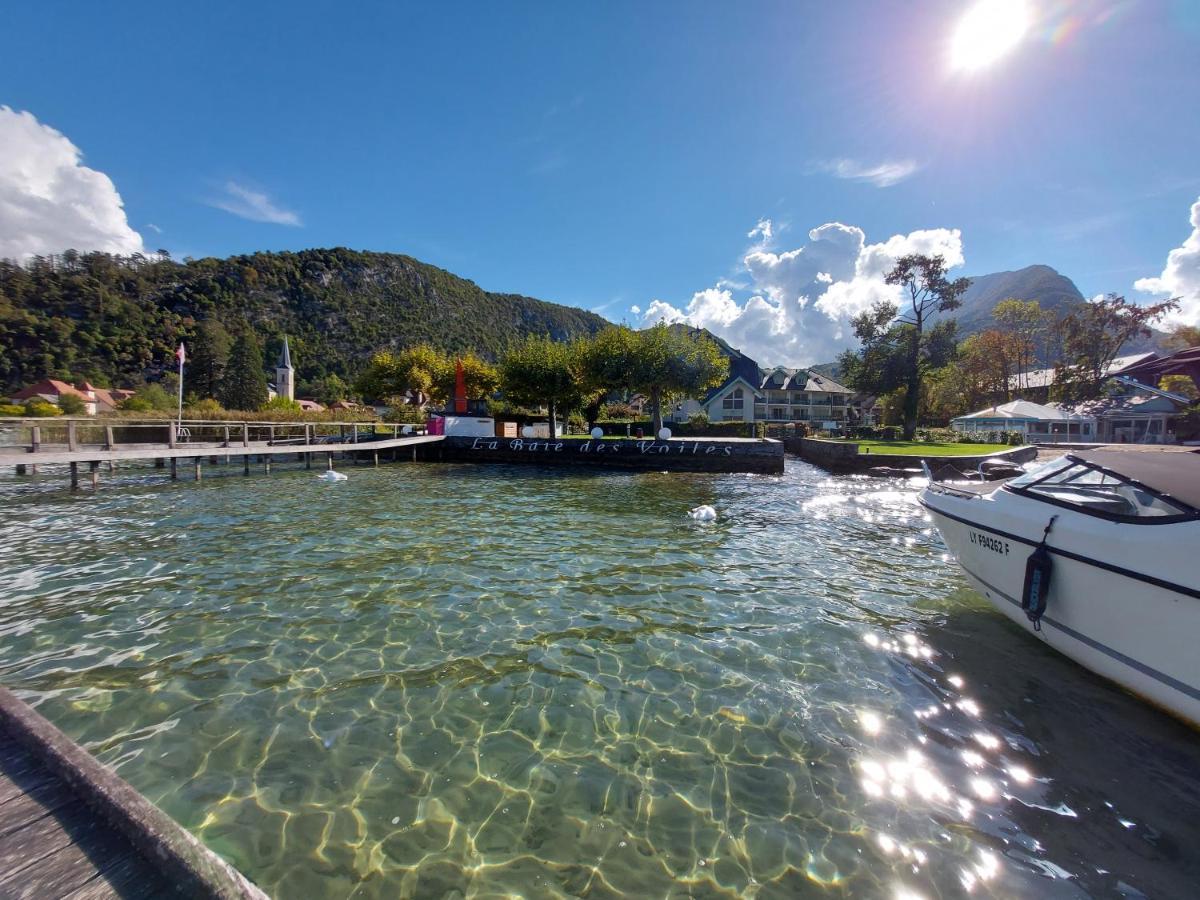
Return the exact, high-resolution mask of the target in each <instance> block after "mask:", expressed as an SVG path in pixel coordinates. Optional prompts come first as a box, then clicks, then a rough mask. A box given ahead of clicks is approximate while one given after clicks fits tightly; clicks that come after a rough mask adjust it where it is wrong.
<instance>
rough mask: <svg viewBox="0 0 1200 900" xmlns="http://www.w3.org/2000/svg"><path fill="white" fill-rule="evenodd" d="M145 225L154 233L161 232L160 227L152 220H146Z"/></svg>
mask: <svg viewBox="0 0 1200 900" xmlns="http://www.w3.org/2000/svg"><path fill="white" fill-rule="evenodd" d="M146 227H147V228H149V229H150V230H151V231H153V232H154V233H155V234H162V229H161V228H159V227H158V226H157V225H155V224H154V223H153V222H147V223H146Z"/></svg>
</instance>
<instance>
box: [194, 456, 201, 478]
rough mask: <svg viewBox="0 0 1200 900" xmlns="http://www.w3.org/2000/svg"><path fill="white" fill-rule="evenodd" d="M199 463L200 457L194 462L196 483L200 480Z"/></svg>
mask: <svg viewBox="0 0 1200 900" xmlns="http://www.w3.org/2000/svg"><path fill="white" fill-rule="evenodd" d="M200 462H201V460H200V457H198V456H197V457H196V460H195V473H196V480H197V481H199V480H200Z"/></svg>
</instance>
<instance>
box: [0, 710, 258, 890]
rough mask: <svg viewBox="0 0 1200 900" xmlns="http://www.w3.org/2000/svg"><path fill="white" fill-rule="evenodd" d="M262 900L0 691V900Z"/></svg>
mask: <svg viewBox="0 0 1200 900" xmlns="http://www.w3.org/2000/svg"><path fill="white" fill-rule="evenodd" d="M18 898H20V900H25V898H29V900H56V898H70V900H110V898H113V900H115V898H125V900H143V898H145V900H150V898H153V900H158V898H164V900H165V898H205V900H210V898H211V900H267V897H266V895H265V894H263V892H262V891H260V890H259V889H258V888H257V887H255V886H254V885H253V884H252V883H250V882H249V881H247V880H246V879H245V877H244V876H242V875H241V873H239V872H238V871H237V870H236V869H234V868H233V867H232V866H230V865H229V864H228V863H226V862H225V861H224V860H222V859H221V858H220V857H218V856H217V855H216V854H214V853H213V852H212V851H210V850H208V849H207V848H206V847H204V845H203V844H201V843H200V842H199V841H198V840H197V839H196V838H195V837H193V836H192V835H191V834H190V833H189V832H187V831H186V830H185V829H183V828H182V827H180V826H179V825H178V824H176V823H175V822H174V821H173V820H172V819H170V818H169V817H168V816H167V815H166V814H165V813H163V812H162V811H161V810H160V809H158V807H156V806H154V805H153V804H152V803H150V801H148V800H146V799H145V798H144V797H142V796H141V794H138V793H137V792H136V791H135V790H134V789H133V788H132V787H130V786H129V785H128V784H127V783H126V782H124V781H122V780H121V779H120V778H119V777H118V776H117V775H116V774H115V773H113V772H112V770H110V769H108V768H107V767H105V766H103V765H101V764H100V763H99V762H98V761H97V760H96V759H94V758H93V757H92V756H91V755H89V754H88V753H87V751H85V750H84V749H83V748H81V747H79V746H78V745H77V744H75V743H74V742H72V741H71V740H70V738H68V737H67V736H66V735H64V734H63V733H62V732H61V731H59V730H58V729H57V728H55V727H54V726H53V725H51V724H50V723H49V722H48V721H46V719H44V718H43V717H42V716H40V715H39V714H38V713H37V712H35V711H34V710H32V709H31V708H30V707H28V706H27V705H25V704H24V703H22V702H21V701H20V700H19V699H17V698H16V697H15V696H14V695H13V694H12V693H11V692H9V691H8V690H6V689H5V688H3V687H0V900H18Z"/></svg>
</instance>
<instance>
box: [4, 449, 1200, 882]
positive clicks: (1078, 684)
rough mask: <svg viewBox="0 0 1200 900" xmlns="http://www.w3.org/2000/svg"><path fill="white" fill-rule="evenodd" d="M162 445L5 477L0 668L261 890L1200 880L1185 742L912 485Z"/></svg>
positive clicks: (806, 473)
mask: <svg viewBox="0 0 1200 900" xmlns="http://www.w3.org/2000/svg"><path fill="white" fill-rule="evenodd" d="M151 471H152V470H145V471H144V473H143V474H140V475H139V474H137V473H136V471H135V472H130V471H128V470H126V471H125V472H124V473H119V477H118V478H116V479H115V480H113V481H111V482H107V483H105V484H102V486H101V489H100V490H99V491H98V492H97V493H94V494H93V493H92V492H90V491H86V490H85V491H81V492H79V493H77V494H75V495H71V494H70V493H68V492H66V491H64V490H63V489H62V488H63V479H62V477H61V476H40V480H34V479H28V478H25V479H17V478H16V477H14V476H12V475H4V476H2V477H0V501H2V503H3V507H2V510H0V535H2V541H0V546H3V548H4V551H3V557H2V559H3V561H2V562H0V567H2V568H0V681H3V682H4V683H5V684H7V685H8V686H10V687H12V688H14V689H16V690H17V691H18V692H19V693H20V694H21V696H23V697H24V698H26V699H27V700H29V701H30V702H33V703H35V704H37V706H38V708H39V709H40V710H41V712H42V713H43V714H45V715H47V716H48V717H49V718H50V719H52V720H53V721H54V722H55V723H56V724H58V725H59V726H60V727H62V728H63V729H64V730H65V731H67V732H68V733H69V734H70V735H72V736H73V737H75V738H76V739H78V740H80V741H81V742H83V743H84V744H85V745H86V746H88V747H89V748H90V749H91V750H92V752H94V753H95V754H96V755H97V756H99V757H100V758H101V759H103V760H104V761H106V762H108V763H110V764H111V765H113V766H115V767H116V768H117V769H118V771H119V772H120V774H121V775H122V776H123V777H125V778H126V779H127V780H129V781H130V782H132V783H133V784H134V785H135V786H136V787H137V788H139V789H140V790H141V791H142V792H143V793H145V794H146V795H147V796H149V797H150V798H151V799H152V800H154V801H155V802H157V803H158V804H159V805H160V806H162V807H163V808H164V809H165V810H166V811H167V812H168V813H169V814H171V815H172V816H174V817H175V818H176V819H177V820H179V821H180V822H182V823H183V824H184V825H186V826H187V827H188V828H190V829H192V830H193V831H194V832H195V833H196V834H198V835H199V836H200V837H201V838H202V839H203V840H204V841H205V843H207V844H208V845H209V846H210V847H212V848H213V849H214V850H216V851H218V852H220V853H221V854H223V855H224V856H225V857H227V858H228V859H230V860H231V861H232V862H234V863H235V864H236V865H237V866H238V867H239V868H241V869H242V870H243V871H244V872H246V873H247V874H248V875H249V876H250V877H251V878H253V879H254V880H255V881H257V882H258V883H259V884H260V885H262V886H263V887H264V888H265V889H267V890H268V891H269V892H270V893H272V894H273V895H275V896H276V897H279V898H305V900H307V898H323V897H330V898H343V897H398V896H412V897H440V896H447V895H448V896H499V895H503V894H510V895H522V896H527V897H557V896H586V897H617V896H632V897H667V896H670V897H684V896H691V897H732V896H752V897H753V896H756V897H763V898H766V897H798V896H823V895H826V894H828V895H834V896H841V895H850V896H856V897H873V896H884V897H893V896H897V897H903V896H909V895H913V896H925V897H939V896H940V897H954V896H965V895H968V894H970V895H973V896H1005V897H1007V896H1029V897H1033V896H1038V897H1041V896H1047V897H1055V896H1064V897H1068V896H1140V895H1141V894H1146V895H1148V896H1180V897H1182V896H1194V895H1196V893H1197V892H1198V889H1197V885H1198V884H1200V860H1198V857H1197V854H1196V853H1195V847H1196V846H1198V845H1200V815H1197V813H1198V812H1200V740H1198V738H1197V735H1196V734H1195V733H1194V732H1192V731H1190V730H1189V729H1187V728H1185V727H1183V726H1181V725H1179V724H1177V723H1175V722H1174V721H1173V720H1171V719H1169V718H1167V717H1166V716H1164V715H1162V714H1160V713H1158V712H1155V711H1153V710H1150V709H1147V708H1145V707H1143V706H1142V705H1141V704H1139V703H1138V702H1137V701H1135V700H1133V699H1131V698H1129V697H1127V696H1126V695H1124V694H1122V693H1120V692H1119V691H1118V690H1116V689H1114V688H1112V687H1110V686H1108V685H1107V684H1105V683H1104V682H1101V681H1100V680H1099V679H1096V678H1094V677H1092V676H1091V675H1089V674H1088V673H1086V672H1084V671H1083V670H1081V669H1079V668H1078V667H1076V666H1074V665H1073V664H1071V663H1069V662H1067V661H1065V660H1063V659H1061V658H1060V657H1058V656H1056V655H1054V654H1053V653H1052V652H1051V651H1048V650H1045V649H1044V648H1042V647H1041V646H1040V645H1039V644H1037V643H1036V642H1035V641H1034V640H1032V639H1031V638H1029V637H1027V636H1026V635H1024V634H1022V633H1021V632H1019V631H1018V630H1017V629H1015V628H1014V627H1011V626H1010V625H1009V624H1008V623H1007V621H1006V620H1004V619H1003V618H1002V617H1001V616H1000V614H999V613H996V612H993V611H992V609H991V607H989V606H988V605H986V603H985V602H984V601H983V600H982V599H981V598H980V597H979V596H978V595H976V594H975V593H974V592H972V591H970V590H969V589H968V588H967V587H966V586H965V582H964V580H963V578H962V577H961V576H960V574H959V573H958V571H957V570H956V568H955V567H954V565H953V563H952V562H949V561H948V560H947V558H946V557H945V555H944V554H945V551H944V548H943V547H942V544H941V541H940V540H939V538H938V536H937V534H936V533H934V532H931V530H930V525H929V523H928V522H927V521H926V520H925V519H924V517H923V515H922V513H921V510H920V507H918V506H917V505H916V503H915V495H916V489H915V487H914V486H912V485H910V484H907V483H904V482H900V481H876V480H870V479H862V478H853V477H838V478H833V477H830V476H828V475H826V474H824V473H822V472H820V471H819V470H816V469H813V468H811V467H809V466H807V465H805V464H803V463H799V462H789V464H788V471H787V474H786V475H784V476H783V477H778V478H775V477H762V476H711V475H680V474H676V475H665V474H611V475H604V474H597V473H592V472H565V471H559V470H546V469H538V468H500V467H497V468H488V467H470V466H458V467H450V466H434V465H407V466H405V465H400V466H395V467H385V468H380V469H368V468H360V469H348V470H347V471H348V473H349V475H350V479H349V480H348V481H346V482H343V483H338V484H325V483H322V482H319V481H317V480H316V479H314V478H313V477H312V473H310V472H304V471H296V470H292V471H280V470H278V469H277V470H276V473H275V474H273V475H271V476H270V477H264V476H262V475H257V476H255V477H251V478H242V477H240V476H237V477H230V478H217V477H210V478H208V479H207V480H205V481H204V482H202V483H201V484H199V485H196V484H191V483H187V482H179V483H175V484H172V483H169V482H164V481H163V480H162V479H161V476H157V477H156V476H155V475H153V474H150V472H151ZM106 481H107V480H106ZM702 503H708V504H712V505H713V506H715V507H716V508H717V510H718V511H719V513H720V518H719V520H718V521H717V522H715V523H703V524H701V523H694V522H692V521H691V520H690V519H688V518H687V517H686V511H687V510H688V509H689V508H691V507H694V506H697V505H699V504H702Z"/></svg>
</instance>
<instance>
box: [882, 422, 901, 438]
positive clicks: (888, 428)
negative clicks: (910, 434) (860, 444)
mask: <svg viewBox="0 0 1200 900" xmlns="http://www.w3.org/2000/svg"><path fill="white" fill-rule="evenodd" d="M899 437H900V429H899V427H897V426H896V425H885V426H883V427H882V428H880V429H879V440H881V441H894V440H897V439H898V438H899Z"/></svg>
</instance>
